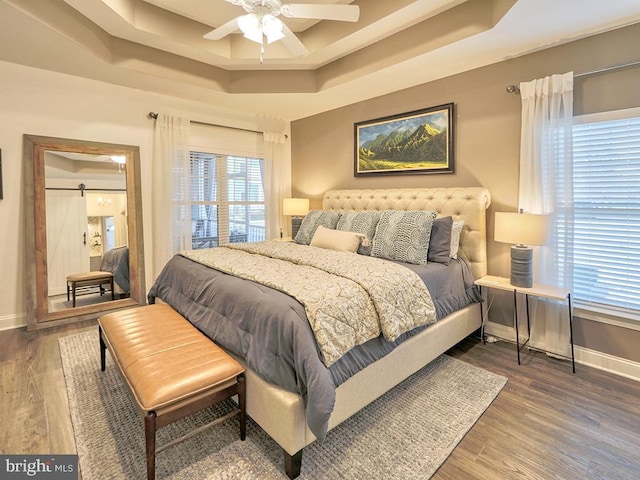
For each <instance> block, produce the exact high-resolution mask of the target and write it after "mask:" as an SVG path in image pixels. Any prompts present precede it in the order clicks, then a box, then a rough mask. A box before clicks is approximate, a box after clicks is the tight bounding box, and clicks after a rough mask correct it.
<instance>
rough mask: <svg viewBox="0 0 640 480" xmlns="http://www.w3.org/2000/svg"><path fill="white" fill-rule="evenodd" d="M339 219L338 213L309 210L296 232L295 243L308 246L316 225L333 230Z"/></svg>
mask: <svg viewBox="0 0 640 480" xmlns="http://www.w3.org/2000/svg"><path fill="white" fill-rule="evenodd" d="M339 218H340V212H328V211H324V210H311V211H310V212H309V213H307V216H306V217H304V219H302V225H300V230H298V233H297V234H296V238H295V241H296V243H299V244H301V245H309V244H310V243H311V239H312V238H313V235H314V234H315V233H316V229H317V228H318V225H322V226H323V227H326V228H331V229H333V230H335V229H336V225H337V223H338V219H339Z"/></svg>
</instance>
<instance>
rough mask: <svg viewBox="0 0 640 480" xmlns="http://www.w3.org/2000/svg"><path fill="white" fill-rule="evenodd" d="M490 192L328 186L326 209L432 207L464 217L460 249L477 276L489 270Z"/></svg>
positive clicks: (481, 189) (464, 188)
mask: <svg viewBox="0 0 640 480" xmlns="http://www.w3.org/2000/svg"><path fill="white" fill-rule="evenodd" d="M489 205H491V194H490V193H489V190H487V189H486V188H483V187H452V188H395V189H380V190H377V189H376V190H329V191H328V192H326V193H325V194H324V198H323V200H322V208H323V210H337V211H341V212H342V211H344V212H348V211H361V210H431V211H435V212H437V213H438V217H446V216H449V215H451V216H452V217H453V220H454V221H457V220H464V229H463V230H462V235H461V237H460V250H462V252H463V254H464V256H465V258H466V259H467V260H468V261H469V263H470V264H471V268H472V270H473V273H474V275H475V276H476V278H480V277H482V276H483V275H486V274H487V222H486V210H487V208H489Z"/></svg>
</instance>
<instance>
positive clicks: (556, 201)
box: [518, 72, 573, 356]
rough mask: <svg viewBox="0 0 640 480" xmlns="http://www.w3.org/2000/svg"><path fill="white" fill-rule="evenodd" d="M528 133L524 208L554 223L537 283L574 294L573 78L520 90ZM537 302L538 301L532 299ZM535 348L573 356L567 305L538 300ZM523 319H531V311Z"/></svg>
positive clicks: (523, 149) (537, 259)
mask: <svg viewBox="0 0 640 480" xmlns="http://www.w3.org/2000/svg"><path fill="white" fill-rule="evenodd" d="M520 94H521V98H522V132H521V144H520V188H519V201H518V206H519V208H521V209H523V210H524V212H525V213H544V214H548V215H549V219H550V240H549V243H548V244H547V245H546V246H543V247H534V269H535V270H534V281H535V282H537V283H542V284H547V285H555V286H561V287H564V288H569V289H571V288H572V270H573V265H572V262H573V141H572V127H573V72H569V73H565V74H557V75H552V76H550V77H545V78H540V79H537V80H533V81H531V82H526V83H521V84H520ZM530 298H531V299H533V297H530ZM530 306H531V309H530V311H531V318H532V324H531V329H532V331H531V345H532V346H534V347H538V348H542V349H544V350H547V351H550V352H552V353H556V354H558V355H563V356H567V355H569V354H570V347H569V321H568V314H569V312H568V307H567V303H566V302H564V303H562V302H556V301H553V300H535V301H532V302H531V303H530ZM523 314H524V315H520V318H525V315H526V311H523Z"/></svg>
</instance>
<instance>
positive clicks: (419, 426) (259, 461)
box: [59, 331, 507, 480]
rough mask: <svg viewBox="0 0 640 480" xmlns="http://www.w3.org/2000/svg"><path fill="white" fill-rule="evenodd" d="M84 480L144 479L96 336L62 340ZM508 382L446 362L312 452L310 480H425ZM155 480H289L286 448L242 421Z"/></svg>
mask: <svg viewBox="0 0 640 480" xmlns="http://www.w3.org/2000/svg"><path fill="white" fill-rule="evenodd" d="M59 342H60V354H61V356H62V365H63V370H64V375H65V378H66V383H67V392H68V394H69V406H70V409H71V418H72V421H73V428H74V432H75V439H76V445H77V449H78V454H79V457H80V470H81V473H82V478H83V480H98V479H100V480H102V479H105V478H109V479H112V480H114V479H144V478H145V477H146V470H145V448H144V426H143V421H142V417H141V415H140V414H139V412H138V410H137V408H136V406H135V404H134V402H133V400H132V399H131V396H130V394H129V392H128V390H127V387H126V386H125V384H124V382H123V380H122V378H121V376H120V375H119V373H118V371H117V368H116V366H115V364H114V363H113V362H112V360H111V358H110V356H109V354H107V368H106V371H105V372H101V371H100V359H99V356H100V355H99V347H98V335H97V331H96V332H85V333H81V334H78V335H73V336H69V337H64V338H61V339H60V341H59ZM506 381H507V379H506V378H504V377H502V376H499V375H496V374H493V373H491V372H487V371H486V370H483V369H481V368H478V367H474V366H472V365H468V364H466V363H464V362H462V361H460V360H456V359H454V358H451V357H448V356H446V355H442V356H440V357H439V358H437V359H436V360H434V361H433V362H432V363H431V364H429V365H428V366H427V367H426V368H424V369H422V370H421V371H419V372H418V373H416V374H415V375H413V376H412V377H410V378H408V379H407V380H405V381H404V382H402V383H401V384H400V385H398V386H397V387H396V388H395V389H393V390H392V391H391V392H389V393H387V394H386V395H384V396H383V397H381V398H379V399H378V400H376V401H375V402H373V403H372V404H370V405H369V406H367V407H365V408H364V409H363V410H362V411H360V412H359V413H357V414H356V415H354V416H353V417H351V418H350V419H348V420H347V421H346V422H344V423H342V424H341V425H339V426H338V427H336V428H335V429H333V430H332V431H330V432H329V434H328V436H327V440H326V441H325V442H324V444H323V445H319V444H317V443H314V444H312V445H309V446H308V447H306V448H305V450H304V454H303V461H302V473H301V476H300V477H299V478H300V479H301V480H304V479H336V480H338V479H344V478H349V479H371V478H379V479H399V478H402V479H421V480H423V479H428V478H429V477H431V476H432V475H433V474H434V473H435V471H436V470H437V469H438V467H439V466H440V465H441V464H442V463H443V462H444V461H445V460H446V459H447V457H448V456H449V454H450V453H451V452H452V451H453V449H454V448H455V446H456V445H457V444H458V442H460V440H461V439H462V438H463V437H464V435H465V434H466V433H467V432H468V431H469V429H470V428H471V427H472V426H473V424H474V423H475V422H476V421H477V420H478V418H480V416H481V415H482V413H483V412H484V411H485V410H486V409H487V408H488V407H489V405H490V404H491V402H492V401H493V400H494V398H495V397H496V396H497V395H498V393H500V390H502V388H503V387H504V385H505V383H506ZM229 408H230V405H229V404H227V403H223V404H221V405H220V406H217V407H215V408H211V409H207V410H204V411H203V412H201V413H199V414H195V415H192V416H191V417H189V418H186V419H183V420H180V421H178V422H176V423H174V424H171V425H168V426H166V427H163V428H161V429H160V430H159V432H158V445H162V444H163V443H164V442H166V441H168V440H170V439H172V438H175V437H176V436H179V435H180V433H181V432H184V431H186V430H187V429H191V428H193V427H194V426H197V425H201V424H204V423H207V422H208V421H210V420H211V419H212V418H215V417H217V416H219V415H221V414H223V413H225V412H226V411H228V410H229ZM156 473H157V474H156V478H158V479H175V480H186V479H198V480H204V479H211V480H213V479H224V480H247V479H260V480H265V479H286V478H287V477H286V475H285V473H284V466H283V460H282V450H281V449H280V447H279V446H278V445H277V444H276V443H275V442H274V441H273V440H272V439H271V438H270V437H269V436H268V435H267V434H265V433H264V432H263V431H262V430H261V429H260V427H258V426H257V425H256V424H255V423H254V422H253V421H249V422H248V424H247V440H246V441H244V442H241V441H240V439H239V427H238V422H237V419H236V418H233V419H231V420H227V421H225V422H222V423H221V424H219V425H217V426H215V427H213V428H211V429H208V430H206V431H204V432H202V433H200V434H198V435H196V436H194V437H192V438H190V439H189V440H187V441H185V442H182V443H180V444H178V445H176V446H174V447H171V448H170V449H167V450H165V451H164V452H162V453H160V454H158V456H157V460H156Z"/></svg>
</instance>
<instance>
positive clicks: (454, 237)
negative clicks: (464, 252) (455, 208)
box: [449, 220, 464, 258]
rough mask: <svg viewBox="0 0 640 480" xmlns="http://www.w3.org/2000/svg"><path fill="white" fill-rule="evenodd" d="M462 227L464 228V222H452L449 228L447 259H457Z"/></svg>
mask: <svg viewBox="0 0 640 480" xmlns="http://www.w3.org/2000/svg"><path fill="white" fill-rule="evenodd" d="M462 227H464V220H460V221H458V222H453V225H452V226H451V252H450V253H449V257H451V258H458V248H459V247H460V235H461V234H462Z"/></svg>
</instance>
